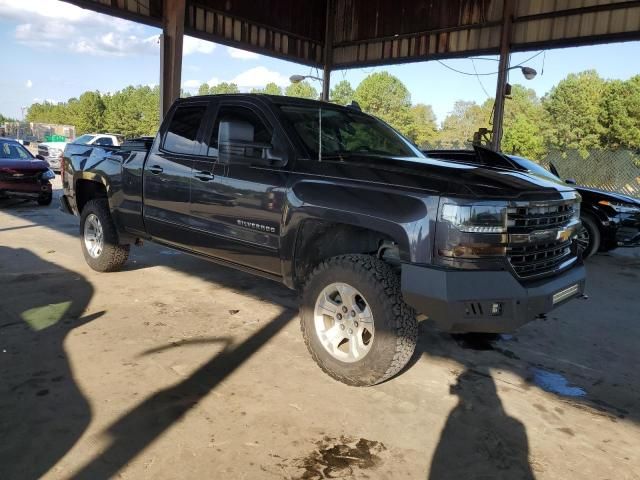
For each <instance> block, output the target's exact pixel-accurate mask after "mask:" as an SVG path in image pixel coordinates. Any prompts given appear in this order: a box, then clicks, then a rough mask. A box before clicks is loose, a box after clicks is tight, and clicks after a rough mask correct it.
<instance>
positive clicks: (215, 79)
mask: <svg viewBox="0 0 640 480" xmlns="http://www.w3.org/2000/svg"><path fill="white" fill-rule="evenodd" d="M219 83H222V80H220V79H219V78H218V77H213V78H210V79H209V81H208V82H207V85H209V86H210V87H213V86H214V85H218V84H219Z"/></svg>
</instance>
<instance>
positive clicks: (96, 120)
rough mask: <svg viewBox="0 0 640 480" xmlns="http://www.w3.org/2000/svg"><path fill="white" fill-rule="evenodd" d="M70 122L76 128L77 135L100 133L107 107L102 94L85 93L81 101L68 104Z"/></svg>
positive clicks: (70, 101) (73, 100) (71, 101)
mask: <svg viewBox="0 0 640 480" xmlns="http://www.w3.org/2000/svg"><path fill="white" fill-rule="evenodd" d="M67 109H68V113H69V117H70V118H69V122H65V123H70V124H71V125H74V126H75V127H76V134H77V135H82V134H84V133H95V132H100V131H101V130H102V127H103V122H104V111H105V105H104V102H103V100H102V96H101V95H100V92H98V91H96V92H84V93H83V94H82V95H80V98H79V99H77V100H76V99H70V100H69V101H68V102H67Z"/></svg>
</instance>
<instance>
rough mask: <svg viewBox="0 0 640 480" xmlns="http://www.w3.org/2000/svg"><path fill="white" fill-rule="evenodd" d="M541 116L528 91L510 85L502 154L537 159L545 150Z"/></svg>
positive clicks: (535, 96) (506, 105)
mask: <svg viewBox="0 0 640 480" xmlns="http://www.w3.org/2000/svg"><path fill="white" fill-rule="evenodd" d="M544 122H545V117H544V111H543V109H542V104H541V102H540V99H539V98H538V97H537V95H536V92H535V91H534V90H532V89H528V88H525V87H523V86H522V85H513V87H512V89H511V98H509V99H507V101H506V103H505V112H504V133H503V135H502V151H504V152H507V153H511V154H515V155H521V156H523V157H528V158H534V159H535V158H540V157H541V156H543V155H544V153H545V151H546V147H545V140H544V133H545V131H546V130H547V129H546V128H545V127H544Z"/></svg>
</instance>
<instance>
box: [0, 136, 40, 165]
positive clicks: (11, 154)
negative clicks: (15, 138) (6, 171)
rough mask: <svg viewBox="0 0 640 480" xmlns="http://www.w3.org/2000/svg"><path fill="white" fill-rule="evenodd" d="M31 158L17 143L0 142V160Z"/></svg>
mask: <svg viewBox="0 0 640 480" xmlns="http://www.w3.org/2000/svg"><path fill="white" fill-rule="evenodd" d="M31 158H33V156H32V155H31V153H29V151H28V150H27V149H26V148H24V147H23V146H22V145H20V144H19V143H15V142H3V141H0V159H12V160H16V159H23V160H28V159H31Z"/></svg>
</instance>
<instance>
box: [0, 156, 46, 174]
mask: <svg viewBox="0 0 640 480" xmlns="http://www.w3.org/2000/svg"><path fill="white" fill-rule="evenodd" d="M48 169H49V164H48V163H47V162H45V161H43V160H36V159H35V158H34V159H32V160H23V159H19V158H0V172H3V173H10V172H11V173H13V172H15V173H35V172H37V171H45V170H48Z"/></svg>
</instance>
